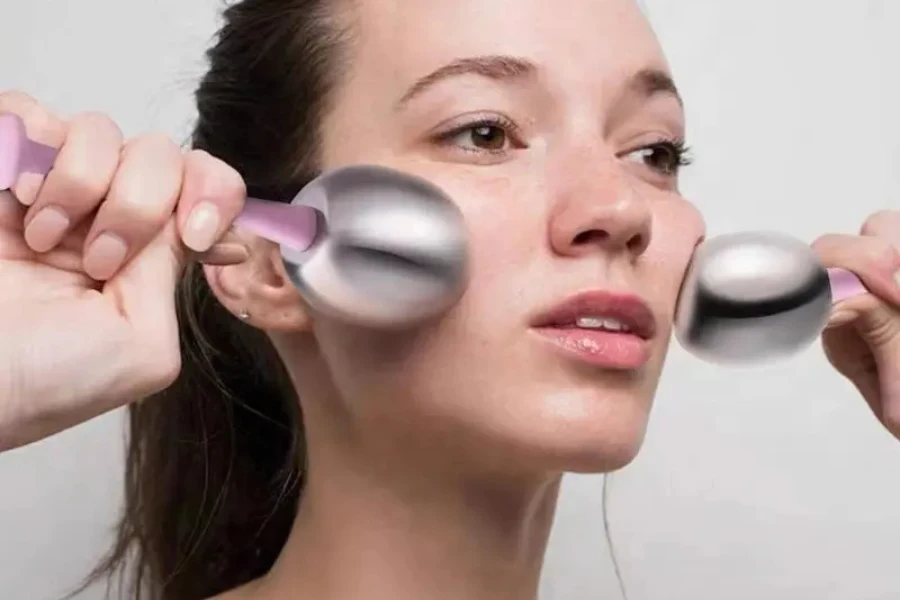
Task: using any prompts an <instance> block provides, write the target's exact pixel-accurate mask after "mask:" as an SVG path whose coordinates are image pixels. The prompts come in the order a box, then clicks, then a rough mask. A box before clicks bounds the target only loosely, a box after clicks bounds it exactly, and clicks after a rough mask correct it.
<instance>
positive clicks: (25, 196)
mask: <svg viewBox="0 0 900 600" xmlns="http://www.w3.org/2000/svg"><path fill="white" fill-rule="evenodd" d="M4 112H5V113H12V114H14V115H17V116H19V117H20V118H21V119H22V122H23V123H24V124H25V133H26V134H27V135H28V138H29V139H31V140H34V141H35V142H39V143H41V144H45V145H47V146H51V147H53V148H60V147H62V145H63V142H64V141H65V139H66V125H65V123H64V122H63V121H62V120H61V119H59V118H58V117H56V116H55V115H54V114H53V113H51V112H50V111H49V110H47V109H46V108H44V107H43V106H42V105H41V104H40V103H39V102H38V101H37V100H35V99H34V98H32V97H31V96H29V95H28V94H25V93H23V92H18V91H10V92H4V93H2V94H0V113H4ZM43 182H44V176H43V175H40V174H38V173H22V174H21V175H20V176H19V178H18V180H17V181H16V183H15V185H13V187H12V190H11V191H12V193H13V195H14V196H15V197H16V198H18V200H19V202H21V203H22V204H24V205H26V206H29V205H31V204H32V203H33V202H34V200H35V198H37V195H38V191H39V190H40V188H41V185H42V184H43Z"/></svg>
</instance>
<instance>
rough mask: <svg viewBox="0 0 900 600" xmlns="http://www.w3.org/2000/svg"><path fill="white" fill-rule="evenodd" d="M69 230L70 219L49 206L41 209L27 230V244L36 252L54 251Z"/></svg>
mask: <svg viewBox="0 0 900 600" xmlns="http://www.w3.org/2000/svg"><path fill="white" fill-rule="evenodd" d="M68 229H69V217H68V216H66V213H64V212H63V211H61V210H59V209H57V208H54V207H52V206H48V207H46V208H43V209H41V210H40V211H39V212H38V214H36V215H35V216H34V218H33V219H31V222H30V223H28V227H26V228H25V243H27V244H28V245H29V246H30V247H31V248H32V249H33V250H34V251H35V252H47V251H48V250H51V249H53V248H54V247H55V246H56V245H57V244H58V243H59V242H60V241H62V239H63V236H64V235H65V234H66V231H67V230H68Z"/></svg>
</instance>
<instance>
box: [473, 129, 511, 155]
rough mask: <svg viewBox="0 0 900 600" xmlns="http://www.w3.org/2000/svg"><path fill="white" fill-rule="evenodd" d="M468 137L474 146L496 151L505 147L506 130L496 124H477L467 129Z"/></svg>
mask: <svg viewBox="0 0 900 600" xmlns="http://www.w3.org/2000/svg"><path fill="white" fill-rule="evenodd" d="M468 135H469V138H470V139H471V143H472V145H473V146H475V147H476V148H479V149H481V150H490V151H492V152H496V151H499V150H503V149H504V148H505V147H506V142H507V138H506V132H505V131H504V130H503V129H502V128H501V127H497V126H496V125H479V126H477V127H472V128H471V129H470V130H469V133H468Z"/></svg>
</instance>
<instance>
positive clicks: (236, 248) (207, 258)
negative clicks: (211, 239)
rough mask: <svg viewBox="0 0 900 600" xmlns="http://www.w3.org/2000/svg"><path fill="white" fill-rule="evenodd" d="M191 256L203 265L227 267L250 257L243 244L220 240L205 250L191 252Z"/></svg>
mask: <svg viewBox="0 0 900 600" xmlns="http://www.w3.org/2000/svg"><path fill="white" fill-rule="evenodd" d="M192 258H193V259H194V260H196V261H197V262H200V263H203V264H205V265H211V266H217V267H227V266H229V265H239V264H241V263H242V262H244V261H245V260H247V259H248V258H250V250H249V249H248V248H247V246H245V245H244V244H237V243H229V242H220V243H218V244H214V245H213V247H212V248H210V249H209V250H207V251H206V252H197V253H192Z"/></svg>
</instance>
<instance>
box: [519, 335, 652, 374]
mask: <svg viewBox="0 0 900 600" xmlns="http://www.w3.org/2000/svg"><path fill="white" fill-rule="evenodd" d="M534 331H535V332H536V333H537V334H538V335H540V336H541V337H542V338H544V339H545V340H546V341H548V342H550V343H551V344H553V345H554V346H555V347H556V348H557V349H558V350H560V351H561V352H563V353H564V354H565V355H567V356H569V357H571V358H574V359H575V360H578V361H581V362H585V363H588V364H590V365H593V366H596V367H601V368H605V369H616V370H635V369H640V368H641V367H643V366H644V365H646V364H647V362H649V360H650V354H651V352H650V343H649V342H648V341H647V340H644V339H642V338H640V337H638V336H636V335H634V334H630V333H619V332H612V331H602V330H589V329H579V328H576V327H573V328H568V329H565V328H555V327H541V328H537V329H535V330H534Z"/></svg>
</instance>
